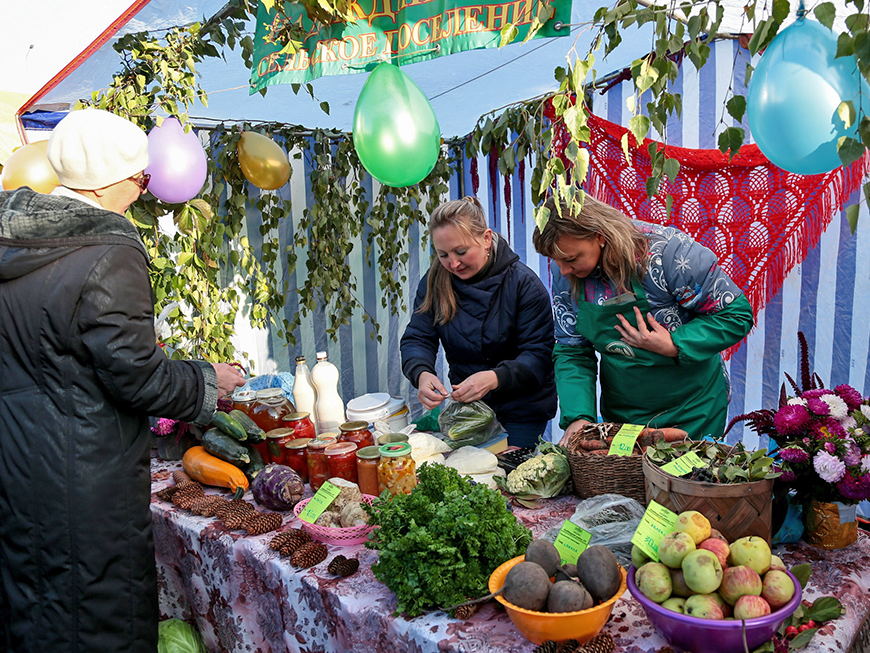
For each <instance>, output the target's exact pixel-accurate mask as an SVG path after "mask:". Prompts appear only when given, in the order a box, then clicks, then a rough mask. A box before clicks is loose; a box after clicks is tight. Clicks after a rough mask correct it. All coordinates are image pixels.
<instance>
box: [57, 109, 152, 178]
mask: <svg viewBox="0 0 870 653" xmlns="http://www.w3.org/2000/svg"><path fill="white" fill-rule="evenodd" d="M48 161H49V163H51V167H52V168H54V171H55V172H56V173H57V178H58V179H59V180H60V183H61V184H63V185H64V186H66V187H67V188H72V189H74V190H94V189H97V188H105V187H106V186H111V185H112V184H114V183H117V182H119V181H121V180H123V179H127V178H128V177H132V176H133V175H135V174H136V173H139V172H142V171H143V170H144V169H145V168H146V167H147V166H148V136H147V135H146V134H145V132H144V131H142V130H141V129H139V127H137V126H136V125H134V124H133V123H132V122H130V121H129V120H126V119H124V118H122V117H120V116H116V115H115V114H114V113H109V112H108V111H102V110H101V109H84V110H82V111H73V112H71V113H70V114H68V115H67V116H66V117H65V118H64V119H63V120H61V121H60V122H59V123H58V125H57V127H55V128H54V131H53V132H52V133H51V138H49V140H48Z"/></svg>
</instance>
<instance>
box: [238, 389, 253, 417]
mask: <svg viewBox="0 0 870 653" xmlns="http://www.w3.org/2000/svg"><path fill="white" fill-rule="evenodd" d="M256 399H257V393H256V392H254V391H253V390H239V391H238V392H234V393H233V410H240V411H242V412H243V413H244V414H245V415H247V416H248V417H250V416H251V409H252V408H253V407H254V401H255V400H256Z"/></svg>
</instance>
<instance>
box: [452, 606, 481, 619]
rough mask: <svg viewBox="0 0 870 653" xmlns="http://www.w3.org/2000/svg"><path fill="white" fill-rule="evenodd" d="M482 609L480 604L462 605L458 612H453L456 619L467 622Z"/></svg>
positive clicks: (457, 609)
mask: <svg viewBox="0 0 870 653" xmlns="http://www.w3.org/2000/svg"><path fill="white" fill-rule="evenodd" d="M478 607H480V604H479V603H471V604H470V605H460V606H459V607H458V608H456V610H454V611H453V618H454V619H461V620H462V621H467V620H469V619H471V617H472V615H473V614H474V613H475V612H477V608H478Z"/></svg>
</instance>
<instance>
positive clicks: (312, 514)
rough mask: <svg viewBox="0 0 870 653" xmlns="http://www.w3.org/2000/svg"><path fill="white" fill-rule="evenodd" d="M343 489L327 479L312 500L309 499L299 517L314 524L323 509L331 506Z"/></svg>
mask: <svg viewBox="0 0 870 653" xmlns="http://www.w3.org/2000/svg"><path fill="white" fill-rule="evenodd" d="M340 492H341V490H340V489H339V488H337V487H335V486H334V485H333V484H332V483H330V482H329V481H325V482H324V483H323V485H321V486H320V489H319V490H317V494H315V495H314V496H313V497H312V498H311V501H309V502H308V503H307V504H306V505H305V508H304V509H303V510H302V512H300V513H299V519H301V520H302V521H304V522H307V523H309V524H313V523H314V522H316V521H317V518H318V517H320V515H322V514H323V511H324V510H326V509H327V508H328V507H329V504H331V503H332V502H333V501H335V497H337V496H338V495H339V493H340Z"/></svg>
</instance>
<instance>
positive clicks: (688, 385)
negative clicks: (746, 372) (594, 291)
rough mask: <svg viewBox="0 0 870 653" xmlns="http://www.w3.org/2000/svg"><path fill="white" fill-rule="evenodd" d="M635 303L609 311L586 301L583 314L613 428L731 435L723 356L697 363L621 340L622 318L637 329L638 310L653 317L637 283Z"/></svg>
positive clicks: (580, 324)
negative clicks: (597, 359)
mask: <svg viewBox="0 0 870 653" xmlns="http://www.w3.org/2000/svg"><path fill="white" fill-rule="evenodd" d="M631 285H632V290H633V291H634V294H635V297H636V299H635V301H633V302H631V303H628V304H618V305H605V306H602V305H600V304H596V303H593V302H586V301H585V298H583V297H581V299H580V303H579V306H578V311H577V325H576V330H577V333H579V334H581V335H582V336H583V337H585V338H586V339H587V340H589V342H590V343H592V346H593V347H594V348H595V350H596V351H597V352H598V353H599V354H600V355H601V363H600V370H601V372H600V374H601V379H600V380H601V415H602V417H603V418H604V420H605V421H608V422H622V423H627V424H642V425H647V424H649V426H651V427H657V428H661V427H667V426H671V427H677V428H681V429H683V430H684V431H687V432H688V433H689V437H690V438H692V439H695V440H699V439H701V438H703V437H704V436H705V435H708V434H710V435H713V436H714V437H719V436H721V435H722V432H723V431H724V430H725V418H726V417H727V411H728V396H727V389H726V386H725V376H724V374H723V371H722V362H721V360H720V358H719V356H711V357H710V358H708V359H706V360H703V361H700V362H697V363H679V364H678V363H677V359H675V358H670V357H668V356H662V355H661V354H656V353H654V352H651V351H647V350H646V349H637V348H634V347H631V346H630V345H628V344H627V343H625V342H623V341H622V340H621V336H620V334H619V331H617V330H616V329H615V328H614V326H615V325H617V324H619V320H618V319H617V317H616V316H617V315H619V314H622V315H623V317H625V319H626V320H628V321H629V323H631V325H632V326H634V327H635V328H637V322H636V320H635V314H634V307H635V306H637V307H638V308H639V309H640V312H641V315H642V316H644V319H646V315H647V313H649V312H650V308H649V302H647V299H646V293H645V292H644V290H643V286H642V285H641V284H640V282H639V281H637V280H634V279H632V283H631Z"/></svg>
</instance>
